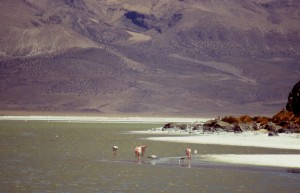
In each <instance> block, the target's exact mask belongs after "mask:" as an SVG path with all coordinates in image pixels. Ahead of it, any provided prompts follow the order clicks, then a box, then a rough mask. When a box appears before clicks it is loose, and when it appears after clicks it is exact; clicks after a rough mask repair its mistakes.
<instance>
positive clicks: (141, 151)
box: [134, 145, 147, 161]
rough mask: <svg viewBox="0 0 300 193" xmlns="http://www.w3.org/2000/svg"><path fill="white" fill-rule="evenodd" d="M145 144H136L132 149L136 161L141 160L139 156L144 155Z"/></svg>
mask: <svg viewBox="0 0 300 193" xmlns="http://www.w3.org/2000/svg"><path fill="white" fill-rule="evenodd" d="M146 148H147V145H141V146H138V147H136V148H135V149H134V153H135V158H137V159H138V161H140V160H141V156H143V155H144V153H145V151H146Z"/></svg>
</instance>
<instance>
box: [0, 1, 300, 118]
mask: <svg viewBox="0 0 300 193" xmlns="http://www.w3.org/2000/svg"><path fill="white" fill-rule="evenodd" d="M0 5H1V6H0V20H1V28H0V34H1V35H0V45H1V47H0V59H1V60H0V77H1V82H0V90H1V92H0V93H1V94H0V109H1V110H2V111H50V112H92V113H103V114H137V115H186V116H188V115H194V116H215V115H224V114H269V115H270V114H274V113H276V112H278V110H280V109H281V108H282V107H283V106H284V104H285V101H286V98H287V96H288V93H289V91H290V90H291V87H292V86H293V85H294V84H295V82H297V81H298V80H299V77H300V66H299V56H300V34H299V33H300V25H299V20H300V11H299V10H300V2H299V1H296V0H249V1H242V0H228V1H223V0H178V1H175V0H145V1H139V0H119V1H116V0H53V1H49V0H42V1H34V0H22V1H21V0H3V1H1V2H0Z"/></svg>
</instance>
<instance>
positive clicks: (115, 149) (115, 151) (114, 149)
mask: <svg viewBox="0 0 300 193" xmlns="http://www.w3.org/2000/svg"><path fill="white" fill-rule="evenodd" d="M118 149H119V147H118V146H115V145H114V146H113V147H112V150H113V154H114V155H116V153H117V150H118Z"/></svg>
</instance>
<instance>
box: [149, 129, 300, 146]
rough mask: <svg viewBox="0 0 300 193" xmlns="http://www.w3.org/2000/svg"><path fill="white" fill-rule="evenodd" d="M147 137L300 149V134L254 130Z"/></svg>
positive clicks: (150, 138)
mask: <svg viewBox="0 0 300 193" xmlns="http://www.w3.org/2000/svg"><path fill="white" fill-rule="evenodd" d="M143 133H145V132H143ZM148 133H156V134H158V133H159V132H158V131H154V132H148ZM147 139H148V140H154V141H168V142H179V143H195V144H215V145H234V146H250V147H264V148H277V149H295V150H300V134H280V135H279V136H276V137H269V136H268V135H267V134H257V133H252V132H249V133H242V134H234V133H218V134H198V135H193V136H172V137H169V136H168V137H149V138H147Z"/></svg>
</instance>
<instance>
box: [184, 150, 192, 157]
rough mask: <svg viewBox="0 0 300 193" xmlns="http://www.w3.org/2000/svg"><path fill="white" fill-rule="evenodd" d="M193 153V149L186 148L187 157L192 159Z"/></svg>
mask: <svg viewBox="0 0 300 193" xmlns="http://www.w3.org/2000/svg"><path fill="white" fill-rule="evenodd" d="M191 152H192V150H191V148H186V150H185V154H186V155H187V157H188V158H189V159H192V155H191Z"/></svg>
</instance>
